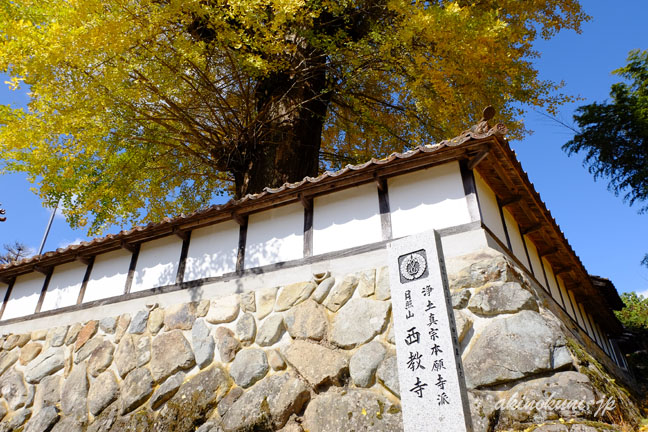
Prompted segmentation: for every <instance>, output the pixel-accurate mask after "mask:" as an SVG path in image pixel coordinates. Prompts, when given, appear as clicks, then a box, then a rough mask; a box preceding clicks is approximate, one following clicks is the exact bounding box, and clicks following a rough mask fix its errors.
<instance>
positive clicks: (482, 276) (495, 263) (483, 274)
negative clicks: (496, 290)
mask: <svg viewBox="0 0 648 432" xmlns="http://www.w3.org/2000/svg"><path fill="white" fill-rule="evenodd" d="M448 279H449V284H450V288H451V289H452V290H457V289H461V288H477V287H480V286H483V285H486V284H487V283H490V282H496V281H499V282H516V281H518V280H519V274H518V273H517V272H516V271H515V270H514V269H513V267H512V266H511V264H510V263H509V262H508V261H507V260H506V258H504V257H503V256H501V255H500V256H497V257H493V258H488V259H482V260H480V261H478V262H475V263H473V264H471V265H469V266H468V267H465V268H463V269H461V270H460V271H459V272H457V273H453V274H450V275H449V276H448Z"/></svg>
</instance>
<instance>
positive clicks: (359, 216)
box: [313, 183, 382, 255]
mask: <svg viewBox="0 0 648 432" xmlns="http://www.w3.org/2000/svg"><path fill="white" fill-rule="evenodd" d="M381 240H382V228H381V225H380V210H379V207H378V190H377V188H376V185H375V184H373V183H370V184H366V185H362V186H357V187H354V188H350V189H345V190H343V191H339V192H335V193H331V194H328V195H324V196H320V197H316V198H315V199H314V203H313V254H314V255H319V254H323V253H326V252H332V251H336V250H341V249H347V248H350V247H354V246H361V245H365V244H369V243H375V242H378V241H381Z"/></svg>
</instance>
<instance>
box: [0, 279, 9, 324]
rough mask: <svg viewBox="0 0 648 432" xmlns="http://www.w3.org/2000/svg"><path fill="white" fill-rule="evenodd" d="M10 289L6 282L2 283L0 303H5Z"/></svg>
mask: <svg viewBox="0 0 648 432" xmlns="http://www.w3.org/2000/svg"><path fill="white" fill-rule="evenodd" d="M8 289H9V285H7V284H6V283H4V282H0V301H4V298H5V296H6V295H7V290H8ZM0 307H1V305H0ZM0 319H1V318H0Z"/></svg>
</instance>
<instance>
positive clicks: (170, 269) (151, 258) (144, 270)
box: [131, 235, 182, 292]
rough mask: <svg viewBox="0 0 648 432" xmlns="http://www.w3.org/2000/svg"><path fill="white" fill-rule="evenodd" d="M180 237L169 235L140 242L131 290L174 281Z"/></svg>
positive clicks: (163, 284)
mask: <svg viewBox="0 0 648 432" xmlns="http://www.w3.org/2000/svg"><path fill="white" fill-rule="evenodd" d="M181 251H182V239H180V237H178V236H175V235H171V236H167V237H163V238H161V239H157V240H153V241H150V242H145V243H142V245H141V246H140V252H139V256H138V257H137V265H136V266H135V274H134V276H133V285H132V286H131V292H136V291H142V290H145V289H151V288H155V287H159V286H165V285H173V284H175V283H176V275H177V274H178V264H179V262H180V252H181Z"/></svg>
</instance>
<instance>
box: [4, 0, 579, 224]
mask: <svg viewBox="0 0 648 432" xmlns="http://www.w3.org/2000/svg"><path fill="white" fill-rule="evenodd" d="M587 18H588V17H587V16H586V15H585V13H584V12H583V10H582V9H581V6H580V4H579V3H578V1H577V0H528V1H524V2H522V1H519V0H480V1H477V0H461V1H442V0H438V1H434V0H427V1H419V0H83V1H79V0H48V1H42V0H0V34H1V36H2V37H1V38H0V70H2V71H4V72H6V73H8V74H9V75H10V77H11V79H10V80H9V81H8V84H9V85H10V86H12V87H15V88H18V87H20V86H21V85H28V86H29V87H28V88H29V91H30V96H31V99H30V102H29V106H28V109H25V110H22V109H17V108H15V107H10V106H1V107H0V123H1V124H2V127H1V128H0V168H1V169H3V170H5V172H7V171H23V172H27V173H28V174H29V177H30V179H31V180H32V181H33V182H35V183H36V185H37V187H36V189H37V191H38V193H39V194H40V196H41V197H42V198H43V200H44V201H45V202H46V203H48V204H51V205H54V204H55V203H57V202H59V201H60V202H61V205H62V206H63V207H64V208H65V212H66V216H67V218H68V221H69V223H70V224H71V225H72V226H79V225H84V224H85V223H86V221H88V220H89V221H91V223H90V224H89V225H88V228H89V231H90V233H97V232H100V231H101V230H102V229H103V228H104V227H105V226H106V225H107V224H111V223H120V224H125V223H133V222H142V221H153V220H158V219H160V218H162V217H164V216H167V215H169V214H178V213H181V212H188V211H191V210H194V209H196V208H198V207H200V206H203V205H205V204H206V203H209V202H210V201H211V200H213V199H214V197H215V196H216V195H217V194H223V193H225V194H231V195H233V196H234V197H241V196H244V195H245V194H248V193H257V192H260V191H261V190H262V189H263V187H265V186H269V187H276V186H279V185H281V184H282V183H284V182H292V181H297V180H300V179H302V178H303V177H304V176H314V175H317V174H318V172H319V171H320V170H321V169H323V168H325V167H326V168H336V167H339V166H341V165H344V164H346V163H349V162H356V161H363V160H365V159H368V158H370V157H381V156H384V155H386V154H388V153H389V152H391V151H394V150H402V149H404V148H407V147H411V146H414V145H418V144H426V143H431V142H434V141H438V140H440V139H443V138H447V137H451V136H454V135H456V134H458V133H459V132H460V131H461V130H463V129H465V128H466V127H467V126H468V125H470V124H471V123H472V122H474V121H475V120H476V118H475V117H476V116H477V115H479V113H480V112H481V109H482V108H483V107H484V106H487V105H494V106H495V107H496V108H497V110H498V113H499V117H498V120H500V121H504V122H506V123H507V124H508V126H509V129H511V131H512V133H513V134H517V135H520V134H522V133H523V132H524V126H523V123H521V122H520V117H521V114H522V111H521V110H522V109H523V107H524V106H525V105H526V106H535V107H543V108H545V109H548V110H550V111H551V110H553V109H555V107H556V106H557V105H559V104H561V103H563V102H565V101H566V100H568V99H569V98H568V97H567V96H565V95H563V94H561V93H560V91H559V88H560V83H553V82H548V81H542V80H540V79H539V78H538V73H537V71H536V70H535V69H534V67H533V64H532V60H533V58H534V57H536V56H537V54H538V53H536V52H535V51H534V50H533V46H532V44H533V41H534V40H535V39H536V38H537V37H544V38H549V37H551V36H553V35H554V34H555V33H556V32H558V31H560V30H561V29H573V30H576V31H580V25H581V23H582V22H583V21H584V20H586V19H587Z"/></svg>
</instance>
